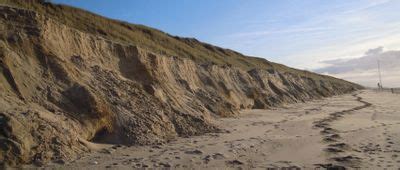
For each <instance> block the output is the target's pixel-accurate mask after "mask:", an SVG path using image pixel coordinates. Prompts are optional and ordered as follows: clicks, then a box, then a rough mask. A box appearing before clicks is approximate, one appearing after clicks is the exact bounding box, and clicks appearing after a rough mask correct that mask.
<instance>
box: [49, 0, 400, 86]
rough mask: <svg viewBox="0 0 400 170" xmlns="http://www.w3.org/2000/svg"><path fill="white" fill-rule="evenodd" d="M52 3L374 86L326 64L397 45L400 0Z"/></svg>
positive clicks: (70, 0)
mask: <svg viewBox="0 0 400 170" xmlns="http://www.w3.org/2000/svg"><path fill="white" fill-rule="evenodd" d="M53 2H55V3H63V4H68V5H72V6H75V7H79V8H83V9H86V10H89V11H92V12H94V13H97V14H100V15H102V16H106V17H109V18H114V19H118V20H123V21H127V22H130V23H135V24H143V25H147V26H150V27H154V28H157V29H160V30H162V31H164V32H167V33H170V34H173V35H178V36H183V37H194V38H196V39H198V40H200V41H204V42H207V43H211V44H214V45H217V46H221V47H224V48H230V49H233V50H235V51H239V52H241V53H243V54H246V55H250V56H257V57H263V58H266V59H268V60H270V61H274V62H278V63H282V64H285V65H288V66H291V67H295V68H300V69H306V70H311V71H317V72H319V73H324V74H329V75H334V76H336V77H339V78H345V79H347V80H350V81H355V82H357V83H361V84H363V85H367V86H374V85H376V82H377V79H376V77H377V74H375V73H372V72H371V73H370V78H369V80H368V81H367V82H365V81H360V80H361V79H363V75H364V76H365V73H364V72H363V73H357V72H354V70H358V71H359V70H360V69H361V68H360V69H358V68H355V69H350V70H349V69H347V70H345V71H338V70H337V69H339V68H340V67H339V68H336V72H335V73H332V72H329V71H332V70H329V69H324V68H330V67H335V65H340V64H343V63H340V62H329V61H335V60H337V61H339V60H341V61H345V60H349V59H355V58H362V57H366V56H368V55H366V53H367V52H368V51H369V50H371V49H377V48H380V47H382V49H381V51H380V52H381V53H385V52H388V51H396V50H400V12H399V11H400V0H306V1H305V0H112V1H110V0H53ZM396 54H397V53H396ZM399 55H400V54H399ZM379 56H380V55H375V58H377V59H378V58H379ZM368 61H369V62H372V60H368ZM393 61H394V62H397V63H396V64H397V66H395V67H400V66H399V65H400V61H399V60H398V59H396V58H395V59H394V60H393ZM393 61H392V62H393ZM383 62H384V61H383ZM374 64H376V61H374ZM352 67H358V65H352ZM368 70H369V71H374V70H372V68H368V69H367V70H366V71H367V72H368ZM375 72H377V71H376V70H375ZM386 74H389V73H385V74H384V75H383V76H389V77H392V78H391V83H389V84H391V85H392V86H395V87H400V77H396V76H393V75H386ZM349 75H351V76H349ZM357 75H360V77H358V76H357ZM397 75H398V74H397ZM393 77H394V78H393ZM364 78H365V77H364ZM396 78H397V80H396Z"/></svg>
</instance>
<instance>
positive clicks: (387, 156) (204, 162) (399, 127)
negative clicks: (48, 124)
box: [48, 90, 400, 169]
mask: <svg viewBox="0 0 400 170" xmlns="http://www.w3.org/2000/svg"><path fill="white" fill-rule="evenodd" d="M215 123H216V124H218V125H220V128H222V129H224V132H222V133H212V134H206V135H203V136H194V137H190V138H178V139H176V140H174V141H171V142H169V143H167V144H163V145H155V146H134V147H126V146H118V145H117V146H113V145H99V144H89V145H91V147H92V148H93V151H92V152H91V153H88V154H86V155H83V156H82V157H81V158H80V159H77V160H75V161H73V162H66V163H61V164H60V163H53V164H50V165H48V168H61V169H64V168H65V169H71V168H74V169H88V168H90V169H106V168H112V169H132V168H156V169H159V168H173V169H188V168H190V169H227V168H228V169H230V168H242V169H254V168H255V169H265V168H283V167H292V168H295V167H297V168H302V169H315V168H321V169H324V168H328V167H353V168H357V167H360V168H372V169H382V168H387V169H397V168H399V167H400V157H399V156H400V95H399V94H391V93H388V92H381V93H377V92H375V91H370V90H365V91H358V92H355V93H352V94H347V95H342V96H335V97H331V98H326V99H322V100H315V101H311V102H307V103H298V104H291V105H287V106H284V107H280V108H273V109H271V110H247V111H242V114H241V115H240V116H238V117H235V118H220V119H217V120H216V122H215Z"/></svg>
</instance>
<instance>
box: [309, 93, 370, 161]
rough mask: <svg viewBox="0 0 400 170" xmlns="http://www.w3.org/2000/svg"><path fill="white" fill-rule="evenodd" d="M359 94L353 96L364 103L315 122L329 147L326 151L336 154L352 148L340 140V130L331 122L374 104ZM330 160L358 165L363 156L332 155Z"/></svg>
mask: <svg viewBox="0 0 400 170" xmlns="http://www.w3.org/2000/svg"><path fill="white" fill-rule="evenodd" d="M358 94H360V93H356V94H353V95H352V96H353V97H355V100H356V101H358V102H360V103H362V105H361V106H357V107H353V108H350V109H346V110H341V111H338V112H333V113H330V114H329V116H328V117H326V118H323V119H320V120H317V121H314V122H313V124H314V127H315V128H318V129H321V131H320V133H321V135H323V139H322V141H323V142H324V143H326V144H327V147H326V148H325V150H324V151H325V152H327V153H329V154H335V155H336V154H339V153H343V154H345V153H346V152H345V151H346V150H351V147H350V146H349V145H348V144H346V143H343V142H340V139H341V137H340V135H339V132H338V130H336V129H333V128H332V127H331V123H332V122H334V121H337V120H339V119H341V118H343V117H344V116H345V115H347V114H351V113H352V112H353V111H357V110H361V109H364V108H367V107H370V106H371V105H372V104H371V103H369V102H366V101H364V100H363V98H362V97H360V96H359V95H358ZM330 160H332V161H335V162H338V163H342V164H346V165H350V166H352V165H357V164H358V163H359V162H360V161H361V158H359V157H356V156H352V155H346V156H335V157H331V158H330ZM316 166H320V167H323V168H328V169H330V168H344V167H343V166H339V165H333V164H317V165H316Z"/></svg>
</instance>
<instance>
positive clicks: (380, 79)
mask: <svg viewBox="0 0 400 170" xmlns="http://www.w3.org/2000/svg"><path fill="white" fill-rule="evenodd" d="M378 74H379V84H380V87H379V88H383V85H382V77H381V64H380V61H379V59H378Z"/></svg>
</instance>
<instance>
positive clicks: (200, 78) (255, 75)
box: [0, 1, 361, 165]
mask: <svg viewBox="0 0 400 170" xmlns="http://www.w3.org/2000/svg"><path fill="white" fill-rule="evenodd" d="M30 3H39V2H35V1H32V2H30ZM12 5H15V4H12V3H9V4H8V5H2V6H0V127H1V128H0V145H1V147H0V160H1V162H5V163H7V164H14V165H15V164H19V163H37V164H42V163H46V162H48V161H51V160H53V161H55V160H59V159H66V160H69V159H73V158H75V157H76V156H78V155H79V154H81V153H84V152H87V151H89V148H88V147H87V145H86V142H85V141H93V142H98V143H112V144H124V145H136V144H156V143H163V142H166V141H168V140H170V139H173V138H175V137H177V136H190V135H198V134H203V133H206V132H212V131H218V130H219V129H218V125H215V124H213V123H212V119H213V118H214V117H216V116H234V115H235V114H238V111H239V110H240V109H253V108H257V109H266V108H269V107H271V106H279V105H281V104H284V103H293V102H303V101H306V100H310V99H315V98H321V97H327V96H332V95H337V94H342V93H347V92H350V91H354V90H356V89H358V88H361V87H360V86H358V85H355V84H352V83H349V82H346V81H343V80H339V79H335V78H332V77H327V76H321V75H317V74H314V73H309V72H305V71H299V70H294V69H291V68H287V67H285V66H282V65H278V64H275V63H271V62H268V61H266V60H261V59H256V58H250V57H246V56H241V54H239V53H236V52H232V51H230V50H226V51H223V50H222V49H221V48H217V47H214V46H210V45H207V44H203V43H201V42H198V41H196V40H191V39H184V38H178V37H169V38H171V39H174V41H176V42H179V43H184V44H186V45H189V46H190V45H191V46H192V48H198V47H197V46H202V47H201V48H202V50H204V49H206V48H207V49H208V50H209V51H208V53H210V55H216V56H219V55H221V56H223V53H226V59H225V60H226V63H225V64H224V63H223V60H222V59H221V58H218V61H219V60H221V62H220V63H218V62H215V61H210V62H209V60H208V59H207V58H206V59H204V60H203V59H201V56H196V53H194V52H193V54H191V55H193V56H189V57H187V56H177V55H178V54H180V53H176V54H177V55H170V54H169V53H168V52H165V53H164V52H159V51H157V50H154V51H152V49H151V47H150V46H145V45H143V47H142V45H141V44H140V41H135V42H133V41H132V43H130V42H129V41H127V42H123V41H117V40H115V39H111V38H109V36H110V33H107V32H104V33H103V34H106V35H102V34H101V33H98V32H96V33H90V32H87V31H85V30H80V29H78V28H74V27H72V26H71V25H69V24H68V23H63V22H61V21H58V20H57V19H56V17H54V14H51V13H48V14H46V13H43V12H40V11H35V10H33V9H25V8H23V7H21V6H12ZM36 5H39V6H40V5H41V6H43V8H45V7H46V8H48V7H49V6H50V8H57V6H56V5H51V4H40V3H39V4H36ZM11 6H12V7H11ZM57 10H63V8H59V9H57ZM96 17H99V16H96ZM77 22H79V21H77ZM113 22H114V21H113ZM115 22H116V21H115ZM88 27H90V26H88ZM116 31H118V30H116ZM133 31H134V30H133ZM151 31H154V30H151ZM151 31H150V33H151ZM143 34H145V33H143ZM165 36H169V35H165ZM138 42H139V43H138ZM154 43H155V44H157V43H159V44H160V46H166V47H168V46H167V45H163V43H168V42H162V41H161V42H158V41H157V42H156V41H155V42H154ZM166 47H165V48H166ZM199 48H200V47H199ZM203 48H204V49H203ZM169 50H171V51H173V49H169ZM221 50H222V51H221ZM214 53H215V54H214ZM217 53H218V54H217ZM230 55H235V56H239V58H238V57H236V58H234V57H232V58H229V57H230ZM199 58H200V59H199ZM239 59H240V60H243V63H245V64H244V65H246V67H243V66H242V65H241V64H243V63H241V64H235V63H233V64H232V61H233V60H235V62H236V63H240V62H238V61H240V60H239ZM247 60H248V61H247ZM258 60H260V62H261V63H264V65H265V67H264V66H263V65H261V66H253V65H251V64H248V63H255V61H258ZM250 61H251V62H250ZM256 63H257V62H256ZM267 65H269V66H267ZM285 69H287V70H285Z"/></svg>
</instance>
